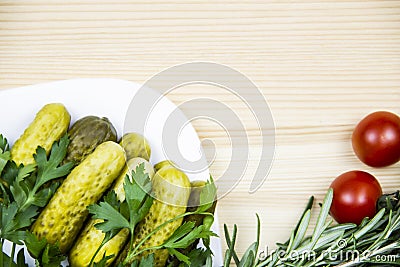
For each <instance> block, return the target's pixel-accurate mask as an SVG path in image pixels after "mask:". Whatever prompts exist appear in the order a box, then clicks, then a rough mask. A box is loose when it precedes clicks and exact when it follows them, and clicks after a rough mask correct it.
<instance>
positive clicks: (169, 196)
mask: <svg viewBox="0 0 400 267" xmlns="http://www.w3.org/2000/svg"><path fill="white" fill-rule="evenodd" d="M152 183H153V192H154V195H155V200H154V202H153V205H152V206H151V208H150V211H149V213H148V214H147V215H146V216H145V218H144V219H143V221H142V222H140V223H139V225H138V226H137V228H136V230H135V237H134V242H133V244H132V245H133V247H135V246H137V245H138V243H139V242H140V241H141V240H142V239H143V238H144V237H145V236H147V235H148V234H149V233H150V232H152V231H153V230H154V229H155V228H156V227H157V226H159V225H160V224H162V223H164V222H166V221H168V220H170V219H173V218H175V217H176V216H178V215H180V214H183V213H184V212H185V211H186V205H187V202H188V199H189V196H190V181H189V179H188V177H187V176H186V174H184V173H183V172H181V171H179V170H177V169H175V168H174V167H172V166H166V167H163V168H161V169H160V170H159V171H158V172H156V174H155V175H154V177H153V180H152ZM182 220H183V218H181V219H177V220H175V221H173V222H171V223H169V224H167V225H166V226H165V227H163V228H162V229H161V230H160V231H158V232H157V233H155V234H154V235H152V236H151V237H150V238H149V239H148V240H147V241H146V242H144V244H143V245H142V246H141V247H140V248H139V250H141V249H143V248H146V247H153V246H157V245H160V244H162V243H163V242H165V241H166V240H167V239H168V238H169V237H170V236H171V235H172V234H173V232H174V231H175V230H176V229H177V228H178V227H179V226H180V225H181V224H182ZM129 245H130V244H128V246H126V247H125V249H124V250H123V252H122V253H121V255H120V257H119V259H118V261H117V262H122V261H123V260H124V259H125V258H126V256H127V253H128V250H129ZM149 253H154V266H155V267H163V266H164V265H165V263H166V261H167V259H168V251H167V250H165V249H159V250H156V251H148V252H144V253H142V254H141V255H139V257H138V258H135V259H134V260H136V259H140V258H142V257H145V256H147V255H148V254H149Z"/></svg>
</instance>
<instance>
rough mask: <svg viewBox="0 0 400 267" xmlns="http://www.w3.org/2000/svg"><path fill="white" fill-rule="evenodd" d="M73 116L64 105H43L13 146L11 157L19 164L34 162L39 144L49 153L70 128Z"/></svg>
mask: <svg viewBox="0 0 400 267" xmlns="http://www.w3.org/2000/svg"><path fill="white" fill-rule="evenodd" d="M70 120H71V116H70V115H69V113H68V111H67V109H66V108H65V107H64V105H62V104H59V103H51V104H47V105H45V106H44V107H42V108H41V109H40V110H39V112H38V113H37V114H36V116H35V118H34V120H33V121H32V122H31V124H30V125H29V126H28V128H26V129H25V131H24V133H23V134H22V135H21V137H20V138H19V139H18V140H17V141H15V143H14V145H13V146H12V148H11V159H12V160H13V161H15V163H16V164H17V165H19V164H23V165H27V164H31V163H34V158H33V154H35V153H36V149H37V147H38V146H41V147H42V148H44V149H45V150H46V153H47V154H48V153H49V152H50V149H51V146H52V145H53V143H54V142H55V141H58V140H59V139H60V138H61V137H62V136H63V135H64V134H65V133H66V132H67V130H68V127H69V123H70Z"/></svg>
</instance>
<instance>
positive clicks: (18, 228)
mask: <svg viewBox="0 0 400 267" xmlns="http://www.w3.org/2000/svg"><path fill="white" fill-rule="evenodd" d="M68 144H69V139H68V136H67V135H65V136H63V137H62V138H61V139H60V140H59V141H58V142H55V143H54V144H53V146H52V148H51V151H50V155H49V156H47V155H46V151H45V150H44V149H43V148H41V147H38V148H37V150H36V154H35V155H34V159H35V163H33V164H29V165H26V166H23V165H22V164H21V165H20V166H17V165H16V164H15V163H14V162H13V161H12V160H11V157H10V151H9V145H8V142H7V139H6V138H4V137H3V136H2V135H0V174H1V175H0V177H1V178H0V181H1V183H0V184H1V185H0V195H1V203H0V251H1V253H0V262H2V263H4V262H7V264H6V265H4V266H26V265H21V264H22V263H21V262H20V261H21V259H20V257H22V259H23V254H20V253H19V254H18V257H17V259H18V260H17V263H14V262H13V260H10V259H13V258H14V255H15V248H16V245H22V244H26V245H27V246H28V249H29V250H31V251H36V250H38V249H37V248H38V247H40V246H42V249H41V252H43V251H44V250H47V252H46V253H45V255H47V257H49V255H50V254H54V253H50V254H49V250H52V251H55V248H53V247H51V246H49V245H47V242H46V244H45V245H43V243H41V245H40V244H39V243H40V242H39V241H37V242H33V241H32V236H31V235H30V234H29V232H28V231H27V228H28V227H29V226H30V225H31V224H32V223H33V221H34V220H35V219H36V217H37V215H38V213H39V210H40V209H41V208H43V207H44V206H45V205H46V204H47V202H48V201H49V200H50V198H51V196H52V195H53V194H54V192H55V190H56V188H57V186H58V185H57V184H51V185H50V186H44V185H45V184H46V183H48V182H50V181H52V180H54V179H57V178H60V177H64V176H65V175H67V174H68V173H69V172H70V170H71V168H72V167H73V165H72V163H67V164H64V165H61V166H60V164H61V162H62V160H63V159H64V157H65V155H66V153H67V147H68ZM5 240H8V241H10V242H12V250H11V256H10V257H9V256H7V255H6V254H5V253H4V252H3V249H2V248H3V245H4V243H5ZM42 242H44V241H42ZM21 255H22V256H21ZM48 262H49V263H50V260H49V261H48ZM57 262H58V260H57ZM58 263H59V262H58ZM44 266H55V265H46V264H44Z"/></svg>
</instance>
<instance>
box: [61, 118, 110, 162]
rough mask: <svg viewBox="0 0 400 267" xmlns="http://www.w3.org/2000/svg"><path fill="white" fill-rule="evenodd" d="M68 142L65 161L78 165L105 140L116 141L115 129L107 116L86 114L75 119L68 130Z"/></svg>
mask: <svg viewBox="0 0 400 267" xmlns="http://www.w3.org/2000/svg"><path fill="white" fill-rule="evenodd" d="M68 136H69V139H70V143H69V145H68V151H67V155H66V157H65V159H64V163H66V162H74V163H75V164H76V165H78V164H79V163H80V162H81V161H82V160H84V159H85V158H86V157H87V156H88V155H89V154H90V153H92V152H93V151H94V150H95V148H96V147H97V146H98V145H100V144H101V143H103V142H106V141H114V142H116V141H117V131H116V130H115V128H114V126H113V125H112V124H111V122H110V121H109V120H108V119H107V118H99V117H96V116H86V117H83V118H81V119H79V120H77V121H76V122H75V123H74V124H73V125H72V126H71V128H70V129H69V130H68Z"/></svg>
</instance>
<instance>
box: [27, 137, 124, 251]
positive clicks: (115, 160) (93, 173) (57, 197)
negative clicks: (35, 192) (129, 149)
mask: <svg viewBox="0 0 400 267" xmlns="http://www.w3.org/2000/svg"><path fill="white" fill-rule="evenodd" d="M124 166H125V153H124V150H123V148H122V147H121V146H120V145H118V144H117V143H115V142H112V141H107V142H104V143H102V144H101V145H99V146H98V147H97V148H96V149H95V150H94V151H93V153H92V154H90V155H89V156H88V157H86V159H84V160H83V161H82V162H81V163H80V164H79V165H78V166H76V167H75V168H74V169H73V170H72V172H71V173H70V174H69V175H68V176H67V178H66V179H65V180H64V182H63V183H62V185H61V186H60V187H59V188H58V190H57V191H56V193H55V194H54V196H53V197H52V198H51V200H50V202H49V204H48V205H47V206H46V207H45V208H44V210H43V211H42V212H41V214H40V215H39V217H38V219H37V220H36V221H35V223H34V224H33V225H32V229H31V230H32V232H33V233H34V234H35V235H36V236H37V237H38V238H39V239H42V238H46V239H47V241H48V242H49V243H51V244H56V243H58V245H59V247H60V250H61V252H63V253H65V252H67V251H68V250H69V248H70V247H71V245H72V244H73V241H74V239H75V238H76V236H77V235H78V233H79V230H80V229H81V227H82V226H83V224H84V221H85V220H86V217H87V215H88V209H87V206H89V205H90V204H94V203H96V202H97V201H98V200H99V199H100V197H101V196H102V195H103V193H104V192H105V191H106V190H107V188H108V187H109V186H110V185H111V184H112V183H113V181H114V180H115V179H116V178H117V177H118V175H119V174H120V172H121V171H122V169H123V168H124Z"/></svg>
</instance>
